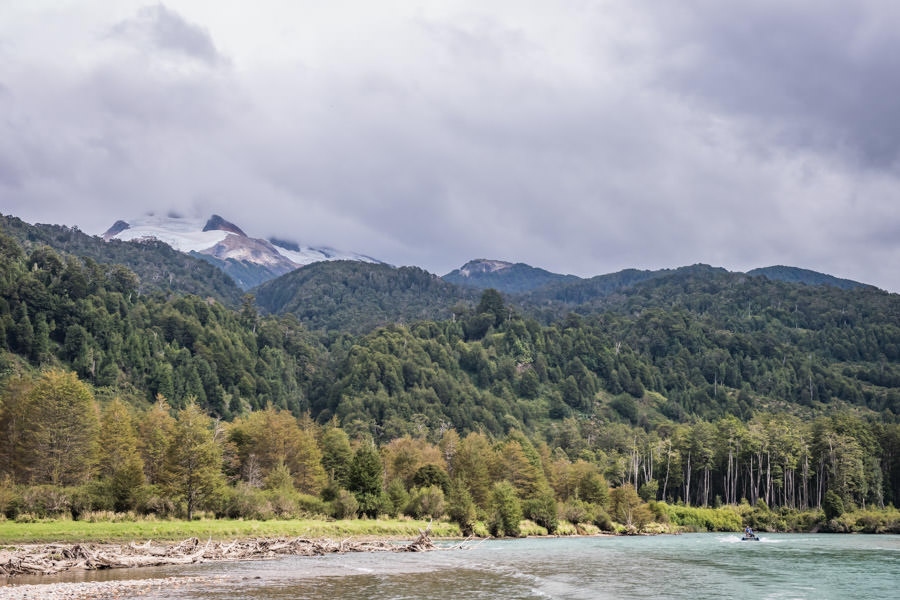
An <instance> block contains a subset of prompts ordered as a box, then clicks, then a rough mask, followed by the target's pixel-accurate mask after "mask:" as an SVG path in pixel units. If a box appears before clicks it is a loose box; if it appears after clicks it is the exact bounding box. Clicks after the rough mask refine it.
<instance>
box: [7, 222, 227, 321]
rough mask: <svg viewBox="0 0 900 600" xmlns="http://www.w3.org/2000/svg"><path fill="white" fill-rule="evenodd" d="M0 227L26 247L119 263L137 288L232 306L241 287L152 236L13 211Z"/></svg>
mask: <svg viewBox="0 0 900 600" xmlns="http://www.w3.org/2000/svg"><path fill="white" fill-rule="evenodd" d="M0 233H5V234H6V235H9V236H11V237H13V238H14V239H16V240H18V241H19V243H20V244H22V245H23V247H24V248H26V249H31V248H35V247H38V246H40V245H45V246H49V247H51V248H54V249H55V250H57V251H58V252H62V253H65V254H69V255H72V256H76V257H83V258H88V259H91V260H93V261H95V262H97V263H102V264H120V265H124V266H126V267H128V268H129V269H130V270H131V271H132V272H134V273H135V274H136V275H137V277H138V283H137V286H136V289H137V290H138V291H140V292H141V293H155V292H159V293H163V294H172V293H175V294H194V295H197V296H200V297H202V298H205V297H212V298H215V299H216V300H218V301H219V302H222V303H224V304H226V305H228V306H232V307H236V306H237V305H238V304H239V302H240V299H241V295H242V294H243V292H241V289H240V288H239V287H238V286H237V285H236V284H235V283H234V282H233V281H232V280H231V278H229V277H228V275H226V274H224V273H223V272H221V271H220V270H218V269H216V268H215V267H214V266H212V265H210V264H208V263H207V262H205V261H202V260H199V259H197V258H194V257H191V256H188V255H186V254H183V253H181V252H178V251H176V250H173V249H172V248H171V247H170V246H168V245H166V244H164V243H162V242H159V241H156V240H147V241H142V242H123V241H121V240H110V241H109V242H105V241H103V240H102V239H101V238H99V237H96V236H91V235H87V234H86V233H82V232H81V231H79V230H78V229H77V228H74V227H66V226H63V225H30V224H28V223H25V222H24V221H22V220H21V219H18V218H16V217H12V216H4V215H0Z"/></svg>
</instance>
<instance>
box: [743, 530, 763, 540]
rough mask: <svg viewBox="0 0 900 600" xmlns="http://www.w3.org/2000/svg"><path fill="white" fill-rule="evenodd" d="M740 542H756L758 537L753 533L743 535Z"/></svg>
mask: <svg viewBox="0 0 900 600" xmlns="http://www.w3.org/2000/svg"><path fill="white" fill-rule="evenodd" d="M741 541H742V542H758V541H759V536H758V535H756V534H755V533H753V532H752V531H750V532H747V533H745V534H744V537H742V538H741Z"/></svg>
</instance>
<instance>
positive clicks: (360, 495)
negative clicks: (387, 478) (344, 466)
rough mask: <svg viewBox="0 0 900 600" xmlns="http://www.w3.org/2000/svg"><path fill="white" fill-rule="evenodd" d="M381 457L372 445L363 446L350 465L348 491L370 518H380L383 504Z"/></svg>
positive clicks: (361, 510)
mask: <svg viewBox="0 0 900 600" xmlns="http://www.w3.org/2000/svg"><path fill="white" fill-rule="evenodd" d="M383 481H384V476H383V474H382V465H381V457H380V456H378V450H376V449H375V446H374V445H372V444H363V445H362V446H360V447H359V449H358V450H357V451H356V454H355V455H354V456H353V461H352V462H351V463H350V472H349V477H348V486H347V487H348V489H349V490H350V491H351V492H353V494H354V495H355V496H356V500H357V502H359V510H360V512H362V513H363V514H366V515H368V516H369V517H375V516H378V511H379V509H380V508H381V506H382V504H383V502H382V497H381V496H382V484H383Z"/></svg>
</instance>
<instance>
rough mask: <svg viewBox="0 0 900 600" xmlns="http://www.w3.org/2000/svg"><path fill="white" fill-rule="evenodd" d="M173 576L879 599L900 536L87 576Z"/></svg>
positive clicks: (592, 546)
mask: <svg viewBox="0 0 900 600" xmlns="http://www.w3.org/2000/svg"><path fill="white" fill-rule="evenodd" d="M168 576H204V577H209V580H208V581H207V583H203V584H186V585H183V586H178V587H176V588H173V589H166V590H156V591H154V592H153V594H152V595H153V597H154V598H165V599H172V600H175V599H177V600H199V599H216V600H257V599H258V600H262V599H266V600H270V599H272V600H278V599H284V600H287V599H305V598H310V599H313V598H315V599H322V598H324V599H328V600H344V599H348V600H349V599H351V598H352V599H354V600H356V599H359V598H372V599H401V598H459V599H475V598H483V599H495V598H496V599H500V598H502V599H506V598H561V599H562V598H572V599H581V598H599V599H603V598H615V599H630V598H690V599H692V600H693V599H702V598H769V599H788V598H809V599H817V600H818V599H829V598H835V599H838V598H840V599H844V598H854V599H860V600H865V599H872V600H875V599H877V600H882V599H885V598H900V536H896V535H879V536H868V535H814V534H763V536H762V541H761V542H742V541H741V540H740V538H739V536H737V535H731V534H715V533H708V534H686V535H678V536H657V537H597V538H590V537H588V538H548V539H525V540H491V541H488V542H484V543H481V544H479V545H477V546H476V547H472V548H470V549H468V550H453V551H447V552H430V553H422V554H415V553H410V554H406V553H378V554H345V555H332V556H325V557H316V558H304V557H285V558H279V559H277V560H270V561H248V562H236V563H218V564H215V563H214V564H205V565H191V566H183V567H174V568H162V569H153V570H148V569H144V570H140V571H126V570H120V571H109V572H106V573H105V574H96V575H88V576H84V575H83V576H81V579H82V580H85V579H99V578H103V579H131V578H135V577H141V578H143V577H148V578H149V577H168ZM70 580H71V579H70ZM57 581H59V580H57ZM31 583H33V581H31ZM140 597H142V598H147V597H148V596H146V595H143V596H140Z"/></svg>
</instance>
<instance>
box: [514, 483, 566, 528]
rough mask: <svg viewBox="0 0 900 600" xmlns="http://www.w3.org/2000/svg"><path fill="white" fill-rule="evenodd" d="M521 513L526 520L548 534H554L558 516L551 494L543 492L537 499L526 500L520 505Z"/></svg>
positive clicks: (554, 500)
mask: <svg viewBox="0 0 900 600" xmlns="http://www.w3.org/2000/svg"><path fill="white" fill-rule="evenodd" d="M522 513H523V514H524V515H525V517H526V518H528V519H531V520H532V521H534V522H535V523H537V524H538V525H540V526H541V527H544V528H545V529H546V530H547V531H548V532H549V533H555V532H556V527H557V526H558V525H559V516H558V515H557V511H556V499H555V498H554V497H553V494H552V493H551V492H545V493H543V494H541V495H540V496H538V497H537V498H533V499H531V500H526V501H525V502H524V503H523V505H522Z"/></svg>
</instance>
